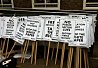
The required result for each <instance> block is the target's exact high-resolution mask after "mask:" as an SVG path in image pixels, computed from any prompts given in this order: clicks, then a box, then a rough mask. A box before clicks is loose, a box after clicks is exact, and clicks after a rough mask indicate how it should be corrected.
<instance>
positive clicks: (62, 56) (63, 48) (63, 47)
mask: <svg viewBox="0 0 98 68" xmlns="http://www.w3.org/2000/svg"><path fill="white" fill-rule="evenodd" d="M64 53H65V43H63V46H62V55H61V63H60V68H63V61H64Z"/></svg>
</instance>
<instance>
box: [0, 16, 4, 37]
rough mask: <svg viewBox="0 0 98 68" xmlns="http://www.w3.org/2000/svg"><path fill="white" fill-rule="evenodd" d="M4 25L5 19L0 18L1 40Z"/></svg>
mask: <svg viewBox="0 0 98 68" xmlns="http://www.w3.org/2000/svg"><path fill="white" fill-rule="evenodd" d="M3 24H4V17H0V38H1V37H2V33H3Z"/></svg>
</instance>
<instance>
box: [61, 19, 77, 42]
mask: <svg viewBox="0 0 98 68" xmlns="http://www.w3.org/2000/svg"><path fill="white" fill-rule="evenodd" d="M74 29H75V21H74V20H72V19H61V20H60V28H59V41H60V42H66V43H72V42H73V40H74Z"/></svg>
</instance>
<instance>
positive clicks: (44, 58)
mask: <svg viewBox="0 0 98 68" xmlns="http://www.w3.org/2000/svg"><path fill="white" fill-rule="evenodd" d="M44 59H46V46H44Z"/></svg>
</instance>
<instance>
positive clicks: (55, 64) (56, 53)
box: [55, 42, 59, 65]
mask: <svg viewBox="0 0 98 68" xmlns="http://www.w3.org/2000/svg"><path fill="white" fill-rule="evenodd" d="M58 50H59V42H58V44H57V50H56V58H55V65H56V64H57V57H58Z"/></svg>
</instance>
